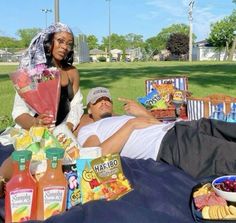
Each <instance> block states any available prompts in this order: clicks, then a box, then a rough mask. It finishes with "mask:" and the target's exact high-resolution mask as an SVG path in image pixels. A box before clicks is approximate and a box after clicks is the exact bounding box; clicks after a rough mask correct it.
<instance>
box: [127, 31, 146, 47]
mask: <svg viewBox="0 0 236 223" xmlns="http://www.w3.org/2000/svg"><path fill="white" fill-rule="evenodd" d="M125 40H126V42H127V46H128V47H129V48H138V47H141V48H142V47H143V46H144V42H143V36H142V35H137V34H134V33H129V34H127V35H125Z"/></svg>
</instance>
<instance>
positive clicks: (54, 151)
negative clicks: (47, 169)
mask: <svg viewBox="0 0 236 223" xmlns="http://www.w3.org/2000/svg"><path fill="white" fill-rule="evenodd" d="M64 153H65V150H64V149H61V148H49V149H47V150H46V157H47V158H48V159H53V157H55V156H56V157H57V159H62V158H63V157H64Z"/></svg>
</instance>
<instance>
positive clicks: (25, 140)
mask: <svg viewBox="0 0 236 223" xmlns="http://www.w3.org/2000/svg"><path fill="white" fill-rule="evenodd" d="M32 143H33V141H32V138H31V136H30V135H29V132H28V131H22V132H21V133H20V134H18V135H15V137H14V143H13V144H14V148H15V150H23V149H26V148H27V147H28V146H29V145H31V144H32Z"/></svg>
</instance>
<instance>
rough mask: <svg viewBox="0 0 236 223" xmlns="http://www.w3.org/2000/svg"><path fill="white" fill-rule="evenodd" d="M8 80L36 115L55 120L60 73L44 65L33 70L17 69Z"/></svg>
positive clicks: (58, 97) (59, 88)
mask: <svg viewBox="0 0 236 223" xmlns="http://www.w3.org/2000/svg"><path fill="white" fill-rule="evenodd" d="M10 78H11V80H12V82H13V84H14V87H15V89H16V91H17V92H18V94H19V95H20V97H21V98H22V99H23V100H24V101H25V102H26V103H27V104H28V105H29V106H30V107H31V108H32V109H33V110H34V111H35V112H36V113H38V114H43V113H44V114H49V115H52V116H53V119H54V120H56V117H57V110H58V103H59V99H60V90H61V87H60V86H61V85H60V72H59V70H58V69H57V68H55V67H51V68H47V67H46V65H44V64H39V65H37V66H36V67H35V68H34V69H18V70H17V71H16V72H14V73H12V74H10Z"/></svg>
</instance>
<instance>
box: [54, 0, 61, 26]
mask: <svg viewBox="0 0 236 223" xmlns="http://www.w3.org/2000/svg"><path fill="white" fill-rule="evenodd" d="M54 13H55V15H54V16H55V23H57V22H60V16H59V0H54Z"/></svg>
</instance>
